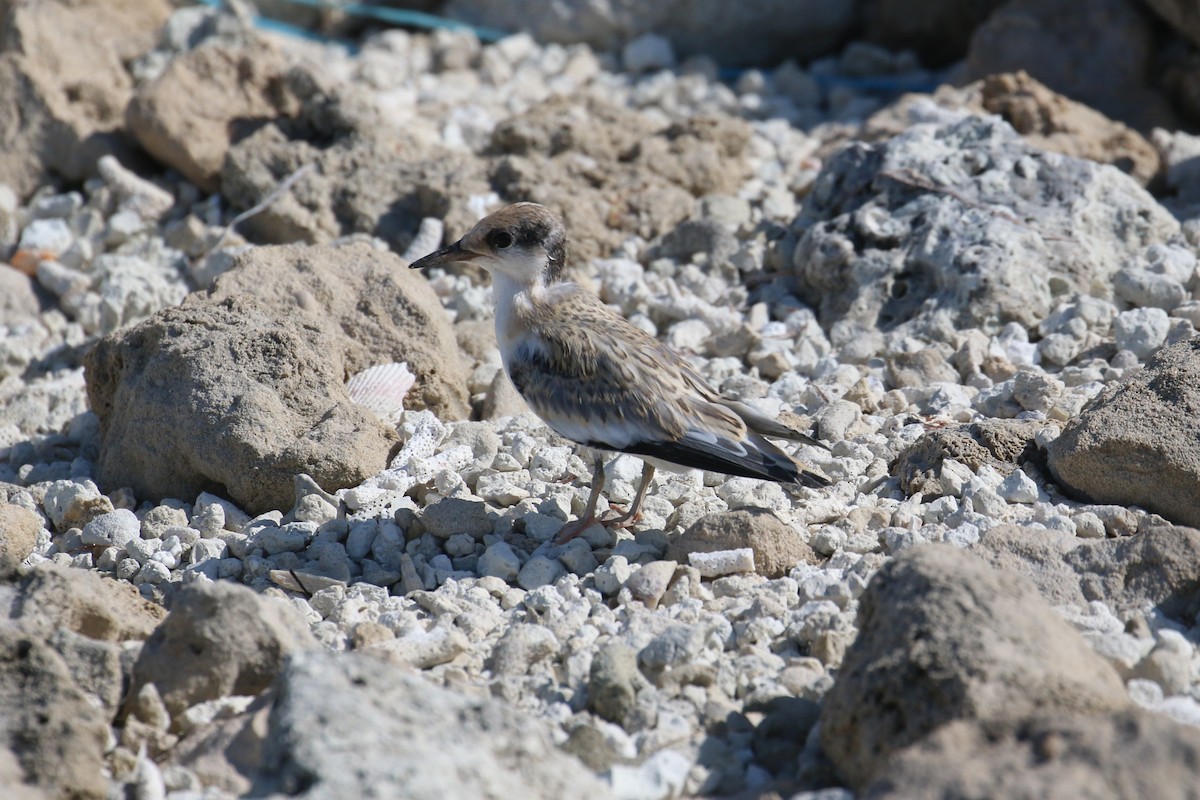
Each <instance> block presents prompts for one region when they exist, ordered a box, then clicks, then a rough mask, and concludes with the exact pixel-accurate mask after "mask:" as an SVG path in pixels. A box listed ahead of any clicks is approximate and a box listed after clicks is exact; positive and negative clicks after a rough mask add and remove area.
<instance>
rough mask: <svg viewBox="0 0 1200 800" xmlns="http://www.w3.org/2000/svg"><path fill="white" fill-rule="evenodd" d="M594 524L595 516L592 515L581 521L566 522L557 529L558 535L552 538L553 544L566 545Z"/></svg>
mask: <svg viewBox="0 0 1200 800" xmlns="http://www.w3.org/2000/svg"><path fill="white" fill-rule="evenodd" d="M595 522H596V516H595V515H594V514H589V515H588V516H586V517H583V518H582V519H577V520H575V521H573V522H568V523H567V524H566V525H563V526H562V528H560V529H559V531H558V534H557V535H556V536H555V537H554V543H555V544H566V543H567V542H569V541H571V540H572V539H574V538H576V537H577V536H579V535H580V534H582V533H583V532H584V531H586V530H587V529H588V528H590V527H591V526H592V525H593V524H595Z"/></svg>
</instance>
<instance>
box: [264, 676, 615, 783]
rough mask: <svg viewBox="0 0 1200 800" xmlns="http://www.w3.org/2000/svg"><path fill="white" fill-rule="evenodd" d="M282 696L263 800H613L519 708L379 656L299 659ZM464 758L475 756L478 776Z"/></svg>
mask: <svg viewBox="0 0 1200 800" xmlns="http://www.w3.org/2000/svg"><path fill="white" fill-rule="evenodd" d="M277 688H278V695H277V697H278V699H277V700H276V701H275V705H274V708H272V710H271V717H270V728H269V730H268V731H267V737H266V744H265V758H264V769H263V771H262V773H261V775H260V776H259V778H258V779H257V780H256V781H255V785H254V789H253V791H252V792H251V794H252V795H255V796H258V795H266V794H269V793H273V792H285V793H287V794H288V795H290V796H293V797H303V798H308V800H318V798H329V799H330V800H333V798H342V797H363V796H368V795H371V796H377V797H386V796H394V797H401V796H402V797H407V798H412V800H426V799H429V800H432V799H433V798H437V800H441V798H446V797H479V798H497V799H498V798H504V797H528V798H535V799H536V798H546V799H547V800H549V798H561V797H578V798H602V797H610V796H611V795H610V793H609V791H608V789H607V788H606V787H605V786H604V784H602V783H601V782H600V781H599V780H598V779H597V778H595V777H594V776H593V775H592V774H591V773H590V772H588V771H587V770H586V769H585V768H584V767H583V766H582V765H581V764H580V763H579V762H578V761H576V760H575V759H573V758H571V757H570V756H567V755H566V754H564V753H562V752H560V751H559V750H558V748H557V747H555V745H554V743H553V740H552V739H551V737H550V734H549V731H548V730H547V729H545V728H544V727H542V726H541V725H540V724H539V723H536V722H535V721H533V720H530V719H528V718H526V717H525V716H524V715H522V714H520V713H519V712H517V711H516V710H514V709H513V708H512V707H511V706H509V705H507V704H504V703H501V702H499V701H496V700H492V699H490V698H475V697H470V696H467V695H463V694H458V693H452V692H449V691H446V690H445V689H442V688H440V687H438V686H434V685H433V684H431V683H429V682H428V681H426V680H425V679H423V678H421V677H420V676H419V675H415V674H411V673H408V672H402V671H397V670H396V669H395V668H393V667H391V666H389V665H388V664H386V663H384V662H382V661H379V660H377V659H373V658H370V657H364V656H360V655H357V654H353V653H344V654H334V653H318V652H313V653H306V654H301V655H298V656H296V657H295V658H293V659H292V660H291V661H289V663H288V665H287V667H286V668H285V669H284V671H283V673H282V674H281V675H280V677H279V680H278V682H277ZM397 742H403V743H404V746H403V747H401V748H397V747H396V743H397ZM462 753H470V754H471V768H470V769H463V767H462V764H463V762H462V755H461V754H462Z"/></svg>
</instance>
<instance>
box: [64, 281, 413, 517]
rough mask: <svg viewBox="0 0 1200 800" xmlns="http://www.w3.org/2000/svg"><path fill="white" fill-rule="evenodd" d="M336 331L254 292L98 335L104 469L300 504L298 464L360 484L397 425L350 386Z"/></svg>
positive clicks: (185, 489) (182, 489)
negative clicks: (359, 399)
mask: <svg viewBox="0 0 1200 800" xmlns="http://www.w3.org/2000/svg"><path fill="white" fill-rule="evenodd" d="M339 339H340V336H339V332H337V331H335V330H334V329H333V328H332V326H331V325H330V324H329V323H318V322H315V321H314V320H313V319H308V318H299V317H286V316H281V315H278V314H276V313H274V311H273V309H271V308H270V307H268V306H266V305H264V304H262V303H260V302H258V301H256V300H254V299H250V298H241V299H239V298H230V299H229V300H226V301H223V302H219V303H209V304H207V305H203V304H200V303H189V304H188V305H186V306H184V307H181V308H172V309H166V310H164V311H161V312H159V313H158V314H156V315H155V316H154V317H152V318H150V319H149V320H147V321H145V322H143V323H141V324H139V325H137V326H135V327H133V328H128V329H123V330H121V331H118V332H116V333H115V334H113V335H111V336H109V337H107V338H105V339H102V340H101V341H100V342H99V343H98V344H97V345H96V347H95V349H93V350H92V351H91V352H90V353H89V354H88V356H87V359H86V362H85V366H86V370H87V371H86V378H87V389H88V400H89V401H90V403H91V406H92V409H93V410H94V411H95V412H96V415H97V416H98V417H99V418H100V437H101V441H100V458H99V460H98V462H97V465H96V467H97V474H98V477H99V482H100V483H101V485H102V486H103V487H107V488H109V489H116V488H119V487H123V486H128V487H130V488H132V489H133V490H134V492H135V493H136V494H137V496H138V497H140V498H155V499H157V498H162V497H176V498H184V499H189V500H190V499H192V498H195V497H196V496H197V495H198V494H199V493H200V492H203V491H215V492H218V493H220V494H221V495H222V496H224V497H228V498H229V499H231V500H233V501H235V502H236V503H238V504H239V505H240V506H241V507H242V508H244V509H246V510H247V511H249V512H251V513H254V514H257V513H260V512H263V511H266V510H269V509H273V508H279V509H288V508H291V505H292V503H293V501H294V500H295V489H294V478H295V476H296V475H297V474H299V473H307V474H308V475H311V476H312V477H313V478H314V479H315V480H316V481H317V482H318V483H319V484H321V486H323V487H324V488H326V489H328V490H334V489H340V488H343V487H347V486H354V485H357V484H358V483H360V482H361V481H362V480H363V479H364V478H366V477H367V476H369V475H373V474H375V473H376V472H378V471H379V470H380V469H382V468H383V467H384V465H385V464H386V462H387V457H388V453H389V451H390V449H391V448H392V446H393V444H394V443H395V441H396V436H395V433H394V432H393V431H392V430H390V429H389V428H387V427H385V426H384V425H383V423H382V422H380V421H379V420H378V419H377V418H376V417H375V416H374V415H372V414H371V413H370V412H369V411H367V410H365V409H364V408H362V407H361V406H358V405H356V404H355V403H353V402H352V401H351V400H350V396H349V395H348V394H347V393H346V389H345V386H344V383H343V381H345V379H346V377H347V368H346V365H345V363H344V361H343V359H342V357H341V349H342V348H341V347H340V346H339V344H340V341H339Z"/></svg>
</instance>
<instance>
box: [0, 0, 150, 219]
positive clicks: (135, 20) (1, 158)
mask: <svg viewBox="0 0 1200 800" xmlns="http://www.w3.org/2000/svg"><path fill="white" fill-rule="evenodd" d="M170 13H171V4H170V3H169V2H168V0H44V1H43V2H38V3H5V4H4V6H3V7H0V14H2V15H3V16H2V18H0V30H3V32H4V36H3V41H4V52H3V53H2V54H0V103H2V104H3V106H4V107H5V108H7V109H10V112H11V113H9V114H6V115H5V117H4V120H3V122H0V143H2V144H3V147H0V154H2V155H0V181H3V182H4V183H8V184H9V185H10V186H12V187H13V188H14V189H15V190H16V191H17V193H18V194H20V195H22V196H24V195H27V194H29V193H30V192H32V191H33V190H34V189H35V188H37V186H39V185H40V184H42V183H45V182H47V181H48V180H50V179H51V176H52V175H53V174H57V175H61V176H63V177H65V178H68V179H70V180H74V181H78V180H81V179H83V178H84V177H86V176H88V175H92V174H94V173H95V163H96V160H97V159H98V158H99V157H100V156H102V155H105V154H107V153H113V154H116V155H117V156H118V157H122V156H128V155H129V154H131V153H132V151H133V148H132V147H130V146H129V143H128V142H127V141H126V140H125V138H124V135H123V132H122V131H123V128H124V124H125V108H126V106H127V104H128V103H129V99H130V97H131V95H132V93H133V78H132V77H131V76H130V74H129V72H128V71H127V70H126V68H125V64H127V63H128V62H130V61H132V60H133V59H134V58H136V57H137V56H139V55H141V54H142V53H144V52H146V51H147V50H149V49H150V47H151V46H153V44H154V39H155V36H156V35H157V33H158V29H159V27H161V26H162V24H163V23H164V22H165V21H166V19H167V16H168V15H169V14H170ZM68 43H69V44H68ZM122 160H125V159H124V158H122Z"/></svg>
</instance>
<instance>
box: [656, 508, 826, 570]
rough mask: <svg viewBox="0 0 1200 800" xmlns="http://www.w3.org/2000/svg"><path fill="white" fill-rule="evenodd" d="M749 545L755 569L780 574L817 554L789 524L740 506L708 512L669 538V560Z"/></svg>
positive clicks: (681, 560)
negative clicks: (718, 511) (716, 512)
mask: <svg viewBox="0 0 1200 800" xmlns="http://www.w3.org/2000/svg"><path fill="white" fill-rule="evenodd" d="M743 547H749V548H750V549H752V550H753V551H754V571H755V572H757V573H759V574H760V575H765V576H766V577H768V578H779V577H782V576H784V575H787V574H788V571H789V570H791V569H792V568H793V567H795V566H796V565H797V564H816V563H818V562H819V561H820V558H819V557H818V556H817V554H816V553H814V552H813V549H812V548H811V547H809V546H808V543H807V542H805V541H804V540H803V539H802V538H801V537H800V535H799V534H798V533H797V532H796V531H795V530H793V529H792V528H791V527H789V526H787V525H785V524H783V522H781V521H780V520H779V517H777V516H775V515H774V514H772V513H771V512H770V511H768V510H766V509H763V508H739V509H736V510H734V511H728V512H722V513H719V514H709V515H708V516H705V517H701V518H700V519H698V520H697V521H696V522H695V523H694V524H693V525H692V526H691V527H690V528H688V529H687V530H686V531H684V532H683V533H681V534H679V535H678V536H676V537H675V538H674V539H672V540H671V543H670V545H668V547H667V555H666V558H667V560H668V561H677V562H679V563H680V564H686V563H688V558H687V557H688V553H712V552H716V551H718V550H737V549H739V548H743Z"/></svg>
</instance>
